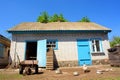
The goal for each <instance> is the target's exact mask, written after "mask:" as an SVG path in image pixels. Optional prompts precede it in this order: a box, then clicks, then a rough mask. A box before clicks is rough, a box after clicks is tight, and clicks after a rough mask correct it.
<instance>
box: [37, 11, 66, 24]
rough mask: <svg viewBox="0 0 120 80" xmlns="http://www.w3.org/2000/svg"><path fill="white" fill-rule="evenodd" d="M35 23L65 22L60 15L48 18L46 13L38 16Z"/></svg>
mask: <svg viewBox="0 0 120 80" xmlns="http://www.w3.org/2000/svg"><path fill="white" fill-rule="evenodd" d="M37 22H41V23H48V22H67V20H66V19H65V18H64V17H63V15H62V14H60V15H58V14H54V15H53V16H49V15H48V13H47V12H42V13H41V15H40V16H38V19H37Z"/></svg>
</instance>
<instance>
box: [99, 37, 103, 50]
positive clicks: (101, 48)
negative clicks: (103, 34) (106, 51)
mask: <svg viewBox="0 0 120 80" xmlns="http://www.w3.org/2000/svg"><path fill="white" fill-rule="evenodd" d="M99 41H100V52H103V47H102V39H100V40H99Z"/></svg>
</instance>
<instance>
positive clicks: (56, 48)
mask: <svg viewBox="0 0 120 80" xmlns="http://www.w3.org/2000/svg"><path fill="white" fill-rule="evenodd" d="M55 50H58V40H56V47H55Z"/></svg>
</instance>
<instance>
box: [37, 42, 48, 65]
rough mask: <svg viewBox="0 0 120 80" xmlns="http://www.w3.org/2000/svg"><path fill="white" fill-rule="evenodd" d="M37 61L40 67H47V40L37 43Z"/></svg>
mask: <svg viewBox="0 0 120 80" xmlns="http://www.w3.org/2000/svg"><path fill="white" fill-rule="evenodd" d="M37 60H38V66H39V67H46V40H39V41H38V42H37Z"/></svg>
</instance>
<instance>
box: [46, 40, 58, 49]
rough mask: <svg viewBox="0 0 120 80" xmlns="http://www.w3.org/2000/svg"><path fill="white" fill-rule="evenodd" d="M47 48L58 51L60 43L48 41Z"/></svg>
mask: <svg viewBox="0 0 120 80" xmlns="http://www.w3.org/2000/svg"><path fill="white" fill-rule="evenodd" d="M47 48H53V49H55V50H56V49H58V42H57V40H48V41H47Z"/></svg>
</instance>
